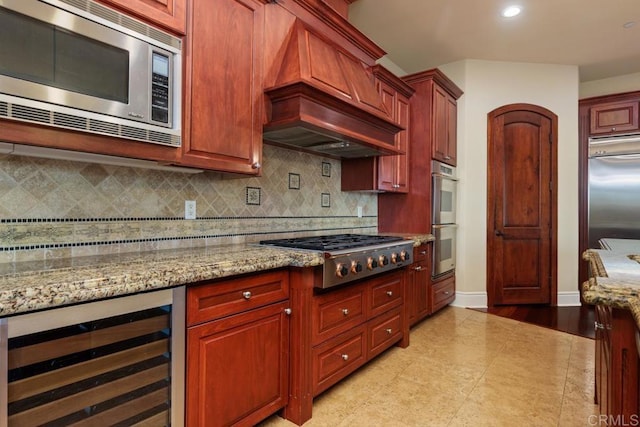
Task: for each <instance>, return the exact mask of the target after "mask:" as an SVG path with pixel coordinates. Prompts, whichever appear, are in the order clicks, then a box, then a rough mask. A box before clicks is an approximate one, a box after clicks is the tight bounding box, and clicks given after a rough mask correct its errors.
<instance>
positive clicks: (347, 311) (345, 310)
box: [342, 308, 349, 316]
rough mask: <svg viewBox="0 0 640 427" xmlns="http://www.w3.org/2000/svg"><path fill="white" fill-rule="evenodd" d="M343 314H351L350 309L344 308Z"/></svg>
mask: <svg viewBox="0 0 640 427" xmlns="http://www.w3.org/2000/svg"><path fill="white" fill-rule="evenodd" d="M342 314H344V315H345V316H346V315H348V314H349V309H348V308H343V309H342Z"/></svg>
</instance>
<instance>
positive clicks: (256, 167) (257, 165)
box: [251, 162, 262, 169]
mask: <svg viewBox="0 0 640 427" xmlns="http://www.w3.org/2000/svg"><path fill="white" fill-rule="evenodd" d="M261 167H262V165H261V164H260V162H255V163H254V164H252V165H251V169H260V168H261Z"/></svg>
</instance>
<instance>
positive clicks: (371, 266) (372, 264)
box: [367, 257, 378, 270]
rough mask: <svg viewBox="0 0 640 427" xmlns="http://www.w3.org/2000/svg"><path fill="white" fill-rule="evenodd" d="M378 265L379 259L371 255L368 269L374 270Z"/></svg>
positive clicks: (368, 260)
mask: <svg viewBox="0 0 640 427" xmlns="http://www.w3.org/2000/svg"><path fill="white" fill-rule="evenodd" d="M377 267H378V261H376V259H375V258H373V257H369V258H367V270H373V269H374V268H377Z"/></svg>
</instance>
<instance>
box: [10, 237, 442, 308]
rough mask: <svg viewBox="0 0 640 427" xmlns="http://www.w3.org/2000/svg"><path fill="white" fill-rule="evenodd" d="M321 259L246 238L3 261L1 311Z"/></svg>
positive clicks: (417, 241) (319, 262) (316, 254)
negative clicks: (196, 245) (187, 246)
mask: <svg viewBox="0 0 640 427" xmlns="http://www.w3.org/2000/svg"><path fill="white" fill-rule="evenodd" d="M402 237H404V238H405V239H407V240H413V241H414V245H415V246H418V245H420V244H423V243H427V242H429V241H432V240H433V236H432V235H431V234H424V235H409V234H407V235H402ZM323 263H324V259H323V257H322V253H321V252H314V251H304V250H294V249H282V248H274V247H268V246H259V245H257V244H244V245H227V246H211V247H202V248H193V249H180V250H165V251H155V252H146V253H126V254H119V255H106V256H96V257H79V258H65V259H53V260H50V261H46V262H24V263H14V264H0V317H6V316H10V315H15V314H21V313H27V312H30V311H35V310H42V309H50V308H55V307H59V306H64V305H69V304H76V303H82V302H88V301H93V300H99V299H104V298H111V297H117V296H124V295H130V294H135V293H139V292H146V291H152V290H158V289H164V288H170V287H175V286H180V285H185V284H189V283H195V282H200V281H203V280H212V279H217V278H222V277H230V276H235V275H239V274H244V273H252V272H256V271H262V270H269V269H273V268H280V267H314V266H318V265H322V264H323Z"/></svg>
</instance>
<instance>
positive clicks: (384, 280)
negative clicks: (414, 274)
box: [369, 272, 403, 317]
mask: <svg viewBox="0 0 640 427" xmlns="http://www.w3.org/2000/svg"><path fill="white" fill-rule="evenodd" d="M369 289H370V292H371V296H370V298H369V301H370V304H371V311H370V317H373V316H377V315H378V314H380V313H384V312H385V311H387V310H389V309H391V308H393V307H397V306H398V305H401V304H402V301H403V295H402V273H400V272H397V273H394V274H390V275H385V276H384V277H378V278H375V279H373V280H372V281H371V285H370V286H369Z"/></svg>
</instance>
